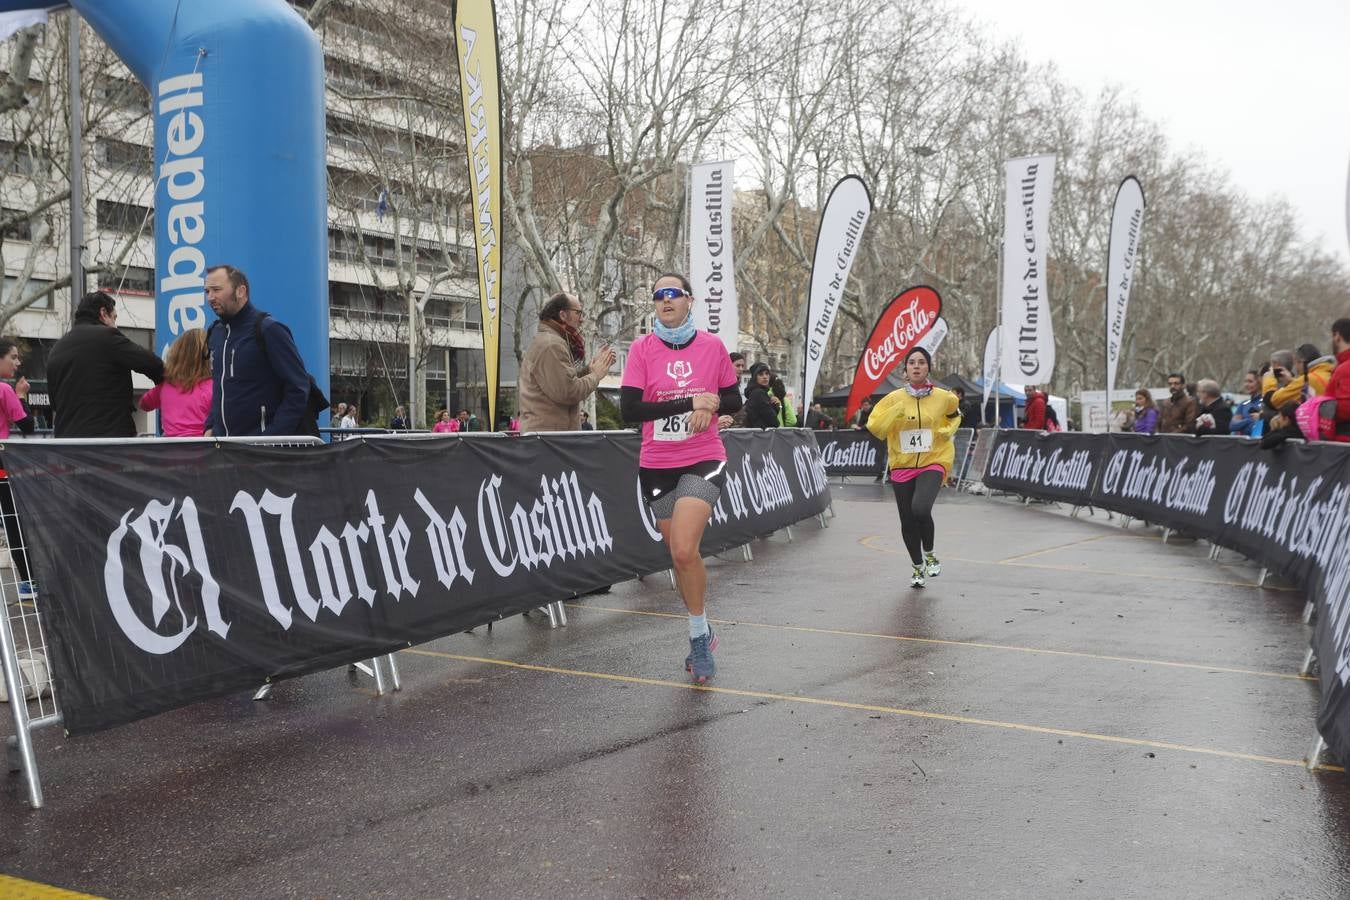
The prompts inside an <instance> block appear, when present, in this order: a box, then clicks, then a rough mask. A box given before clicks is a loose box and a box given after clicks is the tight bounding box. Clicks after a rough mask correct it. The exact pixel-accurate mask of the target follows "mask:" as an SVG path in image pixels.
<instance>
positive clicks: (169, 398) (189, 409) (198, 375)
mask: <svg viewBox="0 0 1350 900" xmlns="http://www.w3.org/2000/svg"><path fill="white" fill-rule="evenodd" d="M140 405H141V409H143V410H145V411H146V412H150V410H152V409H157V410H159V411H160V412H159V424H160V430H161V431H163V432H164V436H165V437H201V436H202V435H203V434H205V433H206V416H207V414H208V413H210V411H211V357H210V356H208V355H207V352H206V332H205V331H203V330H202V329H200V328H193V329H192V330H190V331H185V332H183V333H182V334H181V335H179V337H178V340H176V341H174V342H173V343H172V344H170V345H169V352H168V353H167V354H166V355H165V359H164V381H163V383H161V384H157V385H155V386H154V387H152V388H151V389H150V390H148V391H146V392H145V393H144V394H143V395H142V396H141V403H140Z"/></svg>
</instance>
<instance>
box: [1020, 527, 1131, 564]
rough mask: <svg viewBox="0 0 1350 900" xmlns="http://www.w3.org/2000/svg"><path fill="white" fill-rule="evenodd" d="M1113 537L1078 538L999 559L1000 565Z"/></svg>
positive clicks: (1106, 535)
mask: <svg viewBox="0 0 1350 900" xmlns="http://www.w3.org/2000/svg"><path fill="white" fill-rule="evenodd" d="M1109 537H1114V535H1110V534H1099V535H1097V536H1096V537H1090V538H1080V539H1079V540H1076V541H1069V542H1068V543H1067V544H1056V545H1055V546H1053V547H1046V548H1045V549H1044V550H1032V551H1031V552H1030V553H1023V554H1020V555H1018V556H1009V557H1008V558H1007V559H1000V560H999V562H1000V563H1012V562H1017V561H1019V560H1023V559H1030V558H1031V557H1033V556H1040V555H1041V554H1042V553H1054V552H1055V551H1056V550H1067V549H1069V548H1070V547H1077V546H1078V545H1079V544H1091V543H1093V542H1094V541H1100V540H1105V539H1106V538H1109Z"/></svg>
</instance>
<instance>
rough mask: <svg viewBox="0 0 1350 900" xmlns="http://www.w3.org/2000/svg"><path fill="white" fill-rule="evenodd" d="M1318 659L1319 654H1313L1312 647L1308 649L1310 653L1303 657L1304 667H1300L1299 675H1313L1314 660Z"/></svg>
mask: <svg viewBox="0 0 1350 900" xmlns="http://www.w3.org/2000/svg"><path fill="white" fill-rule="evenodd" d="M1316 658H1317V654H1315V653H1314V652H1313V648H1312V647H1309V648H1308V652H1307V653H1305V654H1304V655H1303V665H1301V666H1299V667H1298V674H1300V675H1311V674H1312V666H1313V660H1314V659H1316Z"/></svg>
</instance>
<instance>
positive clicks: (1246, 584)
mask: <svg viewBox="0 0 1350 900" xmlns="http://www.w3.org/2000/svg"><path fill="white" fill-rule="evenodd" d="M888 538H889V535H885V534H869V535H868V536H867V537H865V538H859V539H858V543H859V544H862V545H863V546H864V547H866V548H867V549H868V550H875V551H876V552H877V553H889V554H891V555H892V556H901V555H903V554H901V553H900V551H899V550H891V549H889V548H887V547H878V546H876V545H875V544H873V543H871V542H872V541H877V540H886V539H888ZM942 558H943V559H944V560H947V559H950V560H951V561H952V562H963V563H975V564H976V565H981V566H1012V567H1015V568H1019V569H1044V570H1045V571H1047V572H1072V573H1074V574H1076V575H1110V576H1112V577H1114V578H1145V579H1148V580H1149V581H1180V582H1185V583H1187V584H1209V585H1219V586H1223V587H1243V588H1257V589H1258V590H1262V591H1286V592H1294V591H1297V590H1298V588H1294V587H1272V586H1270V585H1266V586H1265V587H1262V586H1261V585H1259V584H1257V583H1256V582H1254V581H1219V580H1217V579H1214V578H1187V577H1186V576H1184V575H1156V574H1152V573H1149V572H1116V571H1113V570H1110V569H1084V568H1078V567H1075V566H1050V565H1045V564H1043V563H1028V562H1004V561H1002V560H989V559H966V558H965V557H961V556H946V555H944V556H943V557H942Z"/></svg>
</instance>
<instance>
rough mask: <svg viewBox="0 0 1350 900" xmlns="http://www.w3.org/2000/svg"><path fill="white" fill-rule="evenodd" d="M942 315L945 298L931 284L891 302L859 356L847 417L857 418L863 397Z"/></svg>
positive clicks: (870, 392)
mask: <svg viewBox="0 0 1350 900" xmlns="http://www.w3.org/2000/svg"><path fill="white" fill-rule="evenodd" d="M941 315H942V298H941V297H939V296H938V292H937V291H935V290H933V289H932V288H930V287H924V286H920V287H912V288H910V289H909V290H907V291H905V292H904V293H902V294H900V296H898V297H896V298H895V299H894V300H892V301H891V302H890V304H889V305H888V306H887V307H886V309H885V310H883V311H882V313H881V316H880V317H878V318H877V324H875V325H873V326H872V333H871V334H870V335H868V338H867V343H866V344H865V345H864V346H863V351H862V356H860V357H859V358H858V368H857V370H856V371H854V373H853V387H851V388H849V392H848V411H847V413H846V415H845V419H846V420H848V419H852V418H853V414H854V413H855V412H857V411H858V407H859V405H861V404H862V402H863V398H865V397H870V396H872V392H873V391H875V390H876V389H877V385H879V384H881V382H883V381H885V380H886V376H887V375H889V374H891V370H892V369H894V368H895V367H896V366H898V365H900V363H902V362H904V360H905V356H906V355H908V353H909V351H910V350H912V349H913V348H914V347H916V346H918V345H919V344H920V342H922V341H923V339H924V338H925V337H927V335H928V333H929V332H930V331H932V330H933V326H934V325H935V324H936V323H937V320H938V317H940V316H941Z"/></svg>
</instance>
